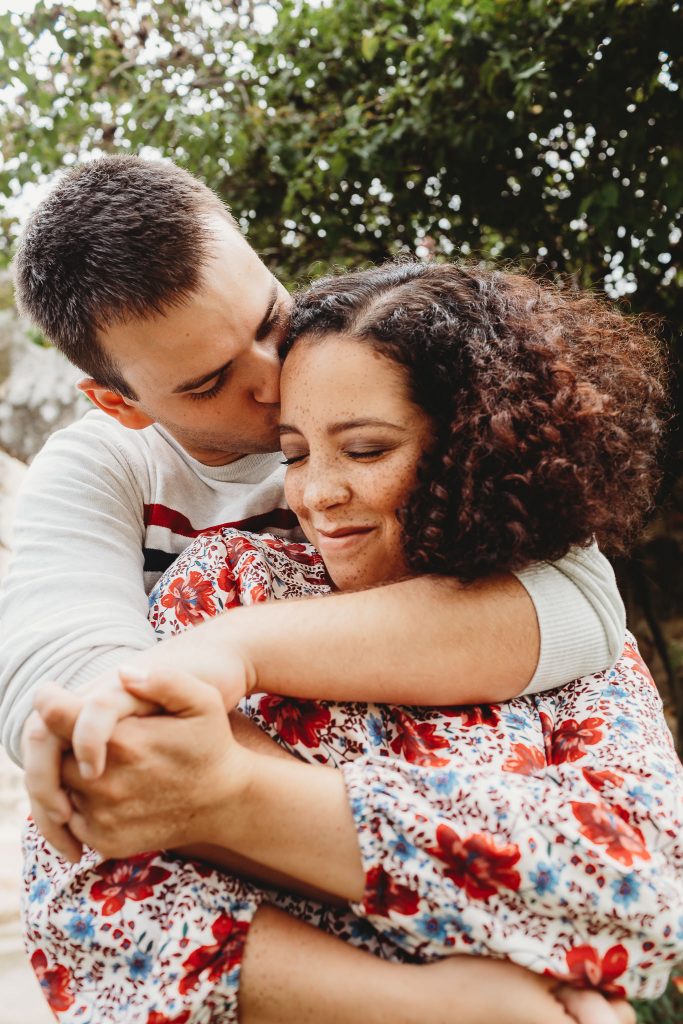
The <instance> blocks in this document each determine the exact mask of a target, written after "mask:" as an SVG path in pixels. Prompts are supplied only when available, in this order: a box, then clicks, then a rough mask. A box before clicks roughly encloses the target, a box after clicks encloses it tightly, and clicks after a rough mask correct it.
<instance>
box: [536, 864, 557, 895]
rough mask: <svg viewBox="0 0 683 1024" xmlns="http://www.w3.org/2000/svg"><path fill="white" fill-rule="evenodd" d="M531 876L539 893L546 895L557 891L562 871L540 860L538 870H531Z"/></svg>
mask: <svg viewBox="0 0 683 1024" xmlns="http://www.w3.org/2000/svg"><path fill="white" fill-rule="evenodd" d="M529 878H530V879H531V884H532V885H533V887H534V889H535V890H536V892H537V893H538V895H539V896H544V895H545V893H547V892H555V889H556V888H557V883H558V882H559V880H560V873H559V871H558V870H557V868H554V867H553V866H552V864H545V863H543V862H540V863H539V865H538V871H531V872H529Z"/></svg>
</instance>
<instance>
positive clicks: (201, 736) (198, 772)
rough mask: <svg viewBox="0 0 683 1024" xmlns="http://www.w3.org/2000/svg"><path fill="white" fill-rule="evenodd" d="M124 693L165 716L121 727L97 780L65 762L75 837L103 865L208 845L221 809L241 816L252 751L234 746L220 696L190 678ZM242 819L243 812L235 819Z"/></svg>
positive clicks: (69, 759) (129, 684)
mask: <svg viewBox="0 0 683 1024" xmlns="http://www.w3.org/2000/svg"><path fill="white" fill-rule="evenodd" d="M125 686H126V688H127V689H128V690H129V691H130V692H131V693H133V694H134V695H135V696H137V697H139V698H140V699H143V700H147V701H149V703H153V704H154V705H156V706H159V707H161V709H162V710H163V711H164V712H166V713H165V714H161V715H158V716H151V717H147V718H144V719H141V718H134V717H129V718H126V719H124V720H123V721H121V722H119V723H118V725H117V726H116V728H115V729H114V732H113V735H112V738H111V740H110V742H109V746H108V756H107V767H106V770H105V772H104V775H103V776H102V777H101V778H99V779H95V780H92V779H84V778H83V776H82V774H81V773H80V771H79V768H78V764H77V762H76V759H75V758H74V757H73V756H72V755H70V754H67V755H66V757H65V758H64V766H63V780H64V783H65V785H66V786H67V787H68V789H69V792H70V796H71V801H72V803H73V805H74V807H75V811H74V813H73V814H72V815H71V818H70V820H69V828H70V830H71V832H72V833H73V835H74V836H75V837H76V838H77V839H78V840H79V841H80V842H83V843H86V844H87V845H88V846H91V847H92V848H94V849H96V850H97V851H98V853H100V854H101V855H102V856H103V857H105V858H108V857H125V856H131V855H133V854H135V853H139V852H141V851H144V850H150V849H173V848H176V847H179V846H186V845H189V844H193V843H210V842H211V839H212V832H213V821H214V816H215V813H216V808H217V807H220V806H222V805H225V804H226V803H228V802H229V803H230V805H231V806H234V807H235V808H237V804H238V803H239V797H240V795H242V794H243V793H244V792H245V790H246V780H247V763H248V761H249V757H248V755H247V752H246V750H245V749H244V748H243V747H241V746H240V745H239V744H238V743H237V742H236V741H235V739H234V737H233V735H232V732H231V729H230V725H229V722H228V717H227V715H226V713H225V709H224V707H223V703H222V700H221V695H220V693H219V692H218V690H217V689H216V688H215V687H214V686H210V685H207V684H205V683H203V682H201V681H200V680H198V679H195V678H192V677H189V676H187V675H185V674H184V673H180V672H174V673H170V672H168V671H165V672H164V674H163V677H162V676H161V675H160V674H157V673H153V672H152V673H150V674H149V677H148V679H147V680H146V681H145V680H141V679H139V680H135V681H133V680H130V679H128V680H126V682H125ZM236 813H237V811H236Z"/></svg>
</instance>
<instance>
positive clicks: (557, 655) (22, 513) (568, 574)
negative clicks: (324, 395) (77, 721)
mask: <svg viewBox="0 0 683 1024" xmlns="http://www.w3.org/2000/svg"><path fill="white" fill-rule="evenodd" d="M15 273H16V284H17V296H18V300H19V304H20V307H21V308H22V310H23V311H24V313H25V314H26V315H27V316H28V317H29V318H30V319H31V320H33V322H34V323H36V324H37V325H38V326H39V327H40V328H41V330H42V331H43V332H44V333H45V335H46V336H47V337H48V338H49V339H50V340H51V341H52V342H53V343H54V344H55V345H57V346H58V347H59V348H60V349H61V350H62V351H63V352H64V353H65V355H66V356H67V357H68V358H69V359H71V360H72V361H73V362H74V363H76V365H78V366H79V367H80V368H81V369H82V370H83V371H84V372H85V373H86V374H87V376H86V378H85V379H84V380H83V381H82V382H81V384H80V387H81V389H82V390H83V391H85V393H86V394H87V395H88V396H89V397H90V399H91V400H92V401H93V403H94V404H95V405H96V406H97V407H98V409H99V410H100V411H93V412H91V413H89V414H88V415H87V416H86V417H85V418H84V419H83V420H82V421H81V422H80V423H77V424H75V425H73V426H72V427H70V428H68V429H67V430H65V431H61V432H59V433H58V434H56V435H55V436H54V437H53V438H52V439H51V440H50V441H49V442H48V444H47V445H46V447H45V449H44V450H43V452H42V453H41V454H40V455H39V456H38V457H37V458H36V460H35V462H34V463H33V465H32V466H31V468H30V470H29V472H28V474H27V478H26V483H25V486H24V489H23V492H22V495H21V497H20V500H19V504H18V510H17V533H16V543H15V554H14V558H13V561H12V564H11V567H10V572H9V575H8V579H7V581H6V584H5V587H4V592H3V597H2V600H1V602H0V621H1V625H2V629H1V637H2V639H1V641H0V701H1V704H0V726H1V727H2V740H3V742H4V743H5V744H6V745H7V747H8V749H9V750H10V752H11V754H12V756H13V757H14V758H15V759H16V760H19V759H20V741H21V737H22V731H24V723H25V721H26V719H27V716H28V715H29V713H30V711H31V706H32V699H33V691H34V689H35V687H36V685H37V684H38V683H39V682H41V681H43V680H45V679H52V680H54V681H56V682H57V683H59V684H61V685H62V686H63V687H64V688H65V689H67V690H71V691H76V690H79V691H80V690H83V688H84V687H87V688H89V689H91V688H99V687H101V686H102V685H103V684H104V683H105V682H106V681H107V680H111V679H112V677H113V675H114V669H115V667H116V666H118V665H120V664H121V663H122V662H125V661H126V659H127V657H129V656H130V654H131V653H132V652H135V651H140V650H144V649H146V648H148V647H150V646H151V645H153V643H154V634H153V631H152V629H151V627H150V626H149V624H148V622H147V601H146V591H147V592H148V591H149V589H150V587H151V586H152V585H153V583H154V582H155V581H156V579H158V577H159V575H160V574H161V572H162V571H163V570H164V569H165V568H167V566H168V565H169V564H170V563H171V562H172V561H173V559H174V558H175V556H176V555H177V554H178V553H179V552H180V551H181V550H182V549H183V548H184V547H185V546H186V544H187V543H188V542H189V540H190V539H191V538H193V537H195V536H197V534H199V533H202V532H209V531H211V530H212V529H215V528H216V527H218V526H221V525H233V526H237V527H240V528H243V529H250V530H274V531H276V532H280V533H284V534H285V535H286V534H289V533H291V532H292V531H294V530H295V529H296V523H295V520H294V517H293V516H292V514H291V512H289V510H288V509H287V508H286V507H285V504H284V500H283V495H282V473H283V469H282V467H281V465H280V459H279V456H278V454H277V453H275V452H274V449H276V448H277V413H278V378H279V358H278V346H279V344H280V341H281V339H282V337H283V334H284V331H285V329H286V321H287V309H288V305H289V299H288V296H287V293H286V292H285V290H284V288H283V287H282V286H281V285H280V284H279V283H278V282H277V281H276V280H275V278H274V277H273V276H272V274H271V273H270V272H269V271H268V270H267V268H266V267H265V266H264V264H263V263H262V262H261V261H260V259H259V258H258V256H257V255H256V253H255V252H254V251H253V250H252V249H251V248H250V246H249V245H248V243H247V242H246V240H245V239H244V238H243V236H242V235H241V234H240V233H239V230H238V229H237V226H236V224H235V222H234V220H233V219H232V217H231V216H230V214H229V213H228V212H227V210H226V209H225V207H224V206H223V205H222V203H220V202H219V200H218V199H217V198H216V197H215V196H214V195H213V193H211V192H210V191H209V190H208V189H206V188H205V187H204V186H203V185H201V184H200V183H199V182H197V181H195V180H194V179H193V178H192V177H191V176H190V175H188V174H186V173H185V172H183V171H181V170H180V169H178V168H176V167H174V166H173V165H171V164H166V163H155V162H148V161H143V160H139V159H137V158H130V157H114V158H109V159H105V160H100V161H95V162H93V163H89V164H86V165H84V166H83V167H81V168H78V169H76V170H74V171H71V172H69V173H68V174H67V175H66V176H65V177H64V178H63V179H62V180H61V181H60V183H59V184H58V185H57V187H56V188H55V189H54V191H53V192H52V193H51V195H49V196H48V197H47V198H46V199H45V200H44V201H43V202H42V203H41V204H40V206H39V207H38V209H37V210H36V212H35V214H34V215H33V217H32V219H31V220H30V222H29V224H28V226H27V228H26V230H25V232H24V235H23V238H22V241H21V244H20V248H19V252H18V255H17V258H16V261H15ZM103 414H106V415H103ZM195 597H196V595H193V594H191V593H188V594H187V598H188V601H190V602H191V601H192V600H194V599H195ZM416 600H419V602H420V605H421V607H422V609H423V614H422V615H421V616H420V617H419V620H417V619H416V616H415V615H414V608H415V606H416V605H415V601H416ZM297 609H298V610H295V609H294V608H291V609H290V611H289V613H288V615H289V620H290V623H291V620H292V614H294V619H295V620H296V625H297V630H298V636H299V637H300V638H301V637H304V638H305V637H308V638H309V639H310V642H308V643H305V642H304V643H300V644H299V647H298V650H300V652H301V655H300V656H301V660H302V665H301V671H302V672H303V671H306V672H309V673H310V672H311V671H319V673H320V674H321V675H323V674H324V675H325V676H326V677H327V678H330V676H331V675H334V673H335V672H336V673H340V674H343V675H344V676H345V677H347V678H348V675H349V673H350V672H355V673H357V674H358V676H359V679H362V678H363V677H372V676H373V675H374V676H375V677H376V676H377V675H378V674H380V673H389V672H391V673H393V674H394V675H396V674H401V673H405V675H406V677H412V678H414V677H415V675H416V674H419V675H420V676H421V677H423V678H424V680H425V685H429V682H430V680H431V679H443V678H444V677H447V678H452V680H453V688H454V689H453V692H454V695H455V696H457V698H458V702H467V700H468V690H467V685H468V682H467V681H468V679H471V678H473V677H474V676H475V674H476V677H477V679H478V683H479V686H480V689H481V684H482V682H485V683H486V685H487V686H488V687H489V689H490V699H491V700H496V699H504V698H506V697H511V696H513V695H514V694H517V693H520V692H522V691H525V692H535V691H537V690H541V689H544V688H546V687H549V686H553V685H558V684H561V683H562V682H565V681H567V680H568V679H571V678H574V677H576V676H580V675H583V674H587V673H589V672H593V671H596V670H598V669H601V668H605V667H607V666H608V665H609V664H611V663H612V662H613V661H614V660H615V659H616V657H617V655H618V653H619V651H620V649H621V644H622V638H623V628H624V618H623V606H622V604H621V601H620V599H619V596H618V593H617V591H616V585H615V583H614V578H613V574H612V573H611V570H610V568H609V566H608V564H607V563H606V561H605V560H604V559H603V558H602V556H600V555H599V553H598V552H597V550H596V549H595V548H592V549H588V551H581V552H571V553H570V554H569V555H568V556H567V557H566V558H565V559H563V560H562V562H561V563H558V564H557V565H555V566H549V565H546V566H538V567H534V568H532V569H530V570H527V571H525V572H523V573H520V574H519V576H518V577H512V576H509V577H499V578H495V579H492V580H489V581H486V582H484V583H481V584H479V585H477V586H475V587H470V588H468V589H467V590H463V589H462V588H461V587H459V586H458V585H457V584H456V583H455V582H452V581H449V582H445V581H443V580H435V579H431V578H429V577H423V578H421V579H416V580H409V581H405V582H402V583H398V584H394V585H392V586H387V587H384V588H381V589H378V590H376V591H371V592H366V593H364V594H345V595H333V596H331V597H329V598H327V599H326V600H325V601H319V602H311V603H306V604H305V605H300V606H297ZM290 628H291V627H290ZM482 637H485V638H486V643H484V644H482V642H481V640H482ZM283 642H286V637H283ZM351 645H353V647H351ZM349 649H362V650H363V651H364V656H363V657H362V658H358V659H357V660H356V661H355V663H353V664H350V663H349V661H348V659H347V657H345V652H346V651H348V650H349ZM315 652H320V653H319V655H317V656H316V654H315ZM70 707H71V708H72V707H73V705H72V704H71V705H70ZM33 721H34V722H35V719H34V720H33ZM53 740H54V737H53ZM57 747H58V743H57V742H56V741H55V742H52V744H51V743H50V742H49V735H46V733H45V731H44V729H42V728H40V727H38V728H35V729H34V730H33V731H32V730H28V731H27V735H26V737H25V744H24V752H25V756H26V758H27V760H29V761H30V764H31V773H30V775H29V779H28V785H29V791H30V793H31V796H32V805H33V811H34V815H35V817H36V821H37V822H38V824H39V826H40V828H41V830H42V831H43V832H44V834H45V835H46V837H47V838H48V839H49V840H50V841H51V842H53V844H54V845H56V846H57V847H58V848H59V849H61V850H63V851H65V852H66V851H68V850H69V849H71V850H73V847H70V846H69V838H68V835H67V834H66V830H65V829H63V828H61V824H63V822H64V820H65V817H64V813H63V811H62V810H60V808H59V807H58V805H57V804H56V802H55V801H56V799H57V796H58V779H57V776H56V769H55V750H56V749H57ZM50 813H51V814H52V817H53V819H56V820H52V821H51V820H50V817H49V814H50Z"/></svg>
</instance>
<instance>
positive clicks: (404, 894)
mask: <svg viewBox="0 0 683 1024" xmlns="http://www.w3.org/2000/svg"><path fill="white" fill-rule="evenodd" d="M365 889H366V894H365V899H364V901H363V903H364V906H365V910H366V913H368V914H378V915H379V916H380V917H388V916H389V913H390V912H391V911H392V910H393V911H395V913H397V914H405V915H408V914H417V909H418V906H419V902H420V898H419V896H418V894H417V893H416V892H413V890H412V889H409V888H408V886H407V885H401V884H400V883H399V882H396V881H394V879H393V878H392V877H391V875H389V874H387V872H386V871H385V870H384V868H383V867H381V866H380V867H376V868H371V869H370V871H368V874H367V877H366V879H365Z"/></svg>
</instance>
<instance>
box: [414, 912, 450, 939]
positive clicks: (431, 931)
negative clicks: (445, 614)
mask: <svg viewBox="0 0 683 1024" xmlns="http://www.w3.org/2000/svg"><path fill="white" fill-rule="evenodd" d="M415 927H416V928H417V930H418V931H419V932H420V933H421V934H422V935H425V936H426V937H427V938H428V939H436V941H437V942H442V941H443V940H444V939H445V938H446V929H445V927H444V923H443V921H441V920H439V918H438V917H434V916H433V915H431V914H425V916H424V917H420V918H418V919H417V920H416V921H415Z"/></svg>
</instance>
